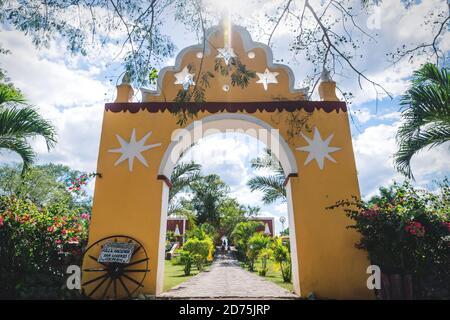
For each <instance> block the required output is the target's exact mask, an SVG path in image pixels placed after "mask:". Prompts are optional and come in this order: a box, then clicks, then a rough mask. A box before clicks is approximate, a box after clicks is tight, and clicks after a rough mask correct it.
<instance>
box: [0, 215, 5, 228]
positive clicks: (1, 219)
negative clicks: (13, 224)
mask: <svg viewBox="0 0 450 320" xmlns="http://www.w3.org/2000/svg"><path fill="white" fill-rule="evenodd" d="M3 221H5V219H3V216H0V227H1V226H3V224H4V223H3Z"/></svg>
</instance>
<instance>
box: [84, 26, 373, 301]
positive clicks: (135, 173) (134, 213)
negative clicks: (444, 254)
mask: <svg viewBox="0 0 450 320" xmlns="http://www.w3.org/2000/svg"><path fill="white" fill-rule="evenodd" d="M221 30H222V29H220V28H219V29H216V31H214V32H212V33H211V34H210V37H209V44H210V46H209V55H206V54H205V58H204V61H203V67H204V68H213V63H214V59H215V56H216V55H217V54H218V53H217V48H221V47H223V44H224V42H223V39H224V36H223V30H222V31H221ZM244 36H247V35H244ZM244 36H243V35H242V30H241V29H233V33H232V39H233V40H232V42H231V43H232V46H233V48H234V51H235V52H236V54H237V55H238V56H239V57H247V56H248V51H252V52H254V53H255V58H254V59H247V58H245V59H244V58H243V59H242V61H243V62H244V63H246V65H247V66H248V67H249V68H250V69H252V70H256V71H257V72H264V70H265V69H266V68H267V67H268V68H269V69H270V70H271V71H274V70H276V71H277V72H279V76H278V78H277V79H278V83H277V84H269V90H267V91H265V90H263V88H262V85H261V84H257V83H255V80H254V79H253V80H252V81H251V83H250V85H249V87H248V88H246V89H241V88H235V87H232V88H231V90H230V91H228V92H225V91H223V90H222V86H223V84H224V83H227V84H228V83H229V82H228V80H227V79H225V78H223V77H221V76H217V77H215V79H214V82H213V83H211V88H209V89H208V91H207V101H208V102H209V101H237V102H239V101H273V100H277V97H282V98H283V100H290V101H294V100H295V101H297V100H298V101H300V100H303V99H304V98H305V97H304V95H303V94H302V93H299V92H298V91H297V92H294V93H293V92H291V91H290V89H289V86H290V83H289V82H290V81H291V80H290V78H289V74H288V73H287V71H286V69H284V68H281V67H280V68H276V69H272V68H271V65H268V62H267V59H268V56H267V49H265V48H264V47H263V46H259V47H255V48H250V50H247V49H248V48H246V47H245V44H244V42H243V40H242V39H243V37H244ZM197 52H198V48H197V49H192V50H191V51H189V50H188V51H186V52H185V53H183V56H182V57H180V58H179V60H180V63H179V65H178V68H179V69H177V70H174V71H168V72H166V73H165V74H164V77H163V78H162V79H160V81H161V82H160V91H161V92H160V93H159V94H158V95H150V94H147V95H145V96H144V100H145V102H150V103H151V102H152V101H173V99H174V97H175V96H176V93H177V92H178V91H179V90H180V85H174V79H175V77H174V73H175V72H179V71H180V70H181V69H182V68H183V67H184V66H185V65H186V64H188V63H193V64H198V63H199V61H198V60H199V59H198V58H197V56H196V53H197ZM197 70H198V67H197ZM332 84H333V83H332V82H328V83H327V82H324V85H325V87H324V86H322V90H327V88H329V87H330V88H331V89H333V90H334V86H333V85H332ZM324 88H325V89H324ZM120 90H123V92H120ZM128 90H129V87H128V86H126V85H123V86H122V87H121V88H119V98H118V101H117V102H124V101H123V99H124V98H123V97H128V95H129V91H128ZM322 96H323V95H322ZM328 96H332V97H333V96H334V92H333V93H332V94H331V95H330V94H329V95H328ZM120 97H121V98H120ZM121 99H122V101H121ZM225 112H226V111H223V112H219V113H216V114H220V113H225ZM237 113H238V114H239V113H243V114H246V112H237ZM296 113H297V114H298V115H300V116H302V117H304V116H307V113H306V112H304V111H297V112H296ZM210 115H211V113H209V112H207V111H206V112H199V113H198V114H197V117H196V118H195V119H192V120H189V121H188V122H187V123H186V125H185V126H187V125H189V124H190V123H191V122H192V121H193V120H201V119H203V118H205V117H207V116H210ZM251 116H252V117H255V118H257V119H260V120H262V121H264V122H265V123H267V124H268V125H269V126H271V127H273V128H275V129H279V132H280V135H281V136H282V137H283V138H284V140H285V141H287V143H288V146H289V148H290V152H292V154H293V155H294V156H295V161H296V165H297V168H298V177H292V178H290V180H289V181H290V188H291V198H292V199H291V200H292V207H293V217H294V221H290V224H291V225H290V227H291V228H295V235H296V239H295V241H296V248H297V261H298V265H297V266H296V269H298V274H299V285H300V294H301V295H302V296H307V295H308V294H309V293H310V292H314V293H315V294H316V295H317V296H319V297H324V298H336V299H346V298H359V299H371V298H373V292H371V291H369V290H368V289H367V287H366V280H367V277H368V276H369V275H368V274H366V269H367V267H368V266H369V264H370V263H369V261H368V259H367V256H366V254H365V253H364V252H363V251H360V250H357V249H356V248H355V247H354V244H355V243H356V242H357V241H358V234H357V233H356V232H354V231H352V230H349V229H347V228H346V227H347V226H348V225H350V224H351V221H350V220H349V219H348V218H347V217H346V216H345V214H344V212H343V211H342V210H341V209H337V210H333V211H331V210H326V207H328V206H330V205H333V204H334V203H336V201H338V200H342V199H347V198H350V197H351V196H352V195H356V196H359V187H358V180H357V174H356V166H355V160H354V154H353V148H352V140H351V135H350V127H349V121H348V114H347V113H346V112H343V111H342V110H340V111H339V112H338V111H332V112H329V113H327V112H325V111H324V110H322V109H316V110H314V111H313V112H312V113H311V114H310V115H309V116H308V117H309V118H308V127H309V128H310V130H307V128H304V129H303V131H302V133H303V134H304V135H305V136H307V137H309V138H312V137H313V135H314V130H313V129H314V128H317V129H318V130H319V131H320V134H321V137H322V139H323V140H324V139H325V138H328V137H329V136H330V135H332V134H333V135H334V136H333V138H332V139H331V142H330V146H331V147H339V148H341V149H340V150H338V151H336V152H333V153H332V154H331V156H332V157H333V158H334V159H335V161H336V162H332V161H330V160H328V159H325V163H324V168H323V170H321V169H320V168H319V166H318V165H317V163H316V161H314V160H313V161H311V162H309V163H308V164H306V165H305V164H304V163H305V160H306V157H307V156H308V152H302V151H299V150H296V148H299V147H304V146H306V145H307V142H306V141H305V139H304V138H303V137H302V136H301V135H300V134H296V135H295V136H291V135H290V134H288V131H289V130H290V129H291V127H290V125H289V118H290V117H291V116H292V113H290V112H287V111H281V112H278V111H275V112H268V111H257V112H255V113H252V114H251ZM177 128H179V125H177V124H176V117H175V116H174V115H173V114H172V113H171V112H170V111H167V110H166V111H163V112H162V111H158V112H155V113H151V112H148V111H147V110H141V111H139V112H136V113H130V112H129V111H123V112H112V111H105V113H104V118H103V128H102V134H101V142H100V149H99V156H98V167H97V172H99V173H100V174H101V175H102V177H101V178H97V180H96V185H95V192H94V204H93V211H92V221H91V227H90V233H89V243H93V242H95V241H97V240H99V239H101V238H103V237H107V236H111V235H114V234H126V235H130V236H132V237H134V238H136V239H137V240H139V241H140V242H141V243H142V244H143V245H144V246H145V248H146V250H147V253H148V255H149V258H150V260H149V261H150V262H149V269H150V272H149V273H148V275H147V277H146V279H145V281H144V285H145V286H144V288H143V289H141V292H144V293H148V294H155V293H157V272H158V270H157V268H158V258H159V250H164V248H159V243H160V242H159V241H160V236H161V234H160V232H161V230H165V223H166V221H165V220H164V219H161V216H162V206H163V203H162V192H163V187H164V182H163V181H161V180H158V179H157V176H158V173H159V172H158V171H159V168H160V165H161V162H162V161H163V157H164V154H165V152H166V150H167V148H168V146H169V145H170V143H171V135H172V133H173V131H174V130H176V129H177ZM133 129H135V130H136V139H137V140H139V139H141V138H142V137H143V136H144V135H145V134H147V133H148V132H150V131H151V132H152V134H151V136H150V137H149V138H148V139H147V141H146V144H153V143H161V146H158V147H155V148H153V149H151V150H148V151H145V152H143V153H142V155H143V156H144V157H145V159H146V161H147V162H148V167H145V166H144V165H143V164H142V163H140V162H139V161H137V159H135V160H134V165H133V170H132V171H131V172H130V171H129V169H128V161H124V162H122V163H121V164H119V165H117V166H115V165H114V163H115V162H116V160H117V159H118V157H119V156H120V154H118V153H111V152H109V151H108V150H111V149H115V148H119V147H120V144H119V142H118V139H117V136H116V135H119V136H120V137H122V138H123V139H124V140H126V141H129V139H130V136H131V132H132V130H133ZM292 224H293V225H292ZM161 227H162V228H161ZM162 236H164V235H162ZM92 265H93V262H92V261H91V260H89V259H85V261H84V267H85V268H86V267H89V266H92ZM90 277H92V275H90V274H86V273H83V281H87V280H89V278H90Z"/></svg>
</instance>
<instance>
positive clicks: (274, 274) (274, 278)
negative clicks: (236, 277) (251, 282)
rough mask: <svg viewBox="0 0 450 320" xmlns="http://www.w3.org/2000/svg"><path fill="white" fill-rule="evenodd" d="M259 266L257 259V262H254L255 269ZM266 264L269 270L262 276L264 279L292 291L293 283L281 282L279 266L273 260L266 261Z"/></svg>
mask: <svg viewBox="0 0 450 320" xmlns="http://www.w3.org/2000/svg"><path fill="white" fill-rule="evenodd" d="M260 266H261V262H259V261H258V262H257V263H255V270H258V269H259V268H260ZM267 266H268V268H269V270H268V271H267V274H266V276H265V277H263V278H264V279H266V280H268V281H271V282H273V283H275V284H277V285H279V286H280V287H283V288H285V289H286V290H288V291H290V292H293V291H294V285H293V284H292V283H291V282H288V283H286V282H283V277H282V276H281V271H280V268H279V267H278V266H277V265H276V264H275V263H274V262H273V261H268V262H267ZM255 274H257V275H259V274H258V271H255Z"/></svg>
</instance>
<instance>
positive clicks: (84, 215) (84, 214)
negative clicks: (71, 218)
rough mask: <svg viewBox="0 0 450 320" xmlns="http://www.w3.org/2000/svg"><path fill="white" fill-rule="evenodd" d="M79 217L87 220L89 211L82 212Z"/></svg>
mask: <svg viewBox="0 0 450 320" xmlns="http://www.w3.org/2000/svg"><path fill="white" fill-rule="evenodd" d="M81 219H85V220H89V219H90V215H89V213H82V214H81Z"/></svg>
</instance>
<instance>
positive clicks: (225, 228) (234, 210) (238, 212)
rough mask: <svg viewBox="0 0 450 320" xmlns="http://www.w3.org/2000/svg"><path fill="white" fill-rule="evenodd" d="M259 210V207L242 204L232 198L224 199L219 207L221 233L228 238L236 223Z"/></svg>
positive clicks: (254, 214)
mask: <svg viewBox="0 0 450 320" xmlns="http://www.w3.org/2000/svg"><path fill="white" fill-rule="evenodd" d="M259 210H260V208H259V207H252V206H242V205H241V204H239V202H238V201H237V200H236V199H234V198H228V199H225V200H224V201H223V202H222V203H221V205H220V207H219V212H220V230H221V233H222V234H224V235H226V236H227V237H229V238H230V237H231V233H232V232H233V230H234V228H235V227H236V225H237V224H238V223H240V222H243V221H247V220H248V218H250V217H255V216H257V215H258V213H259Z"/></svg>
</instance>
